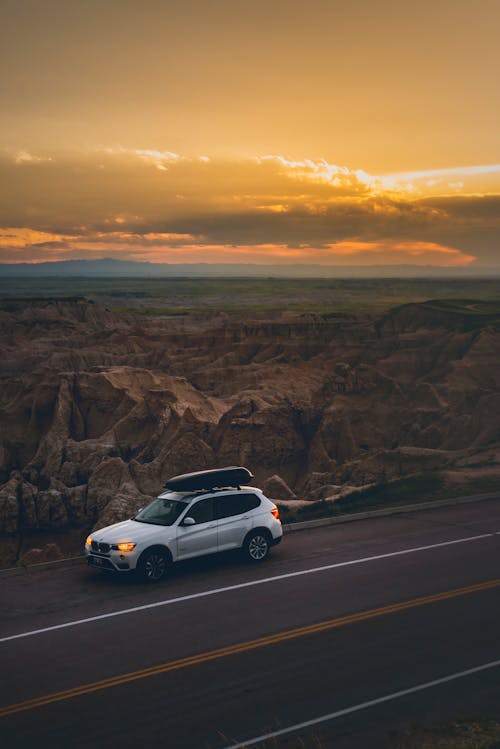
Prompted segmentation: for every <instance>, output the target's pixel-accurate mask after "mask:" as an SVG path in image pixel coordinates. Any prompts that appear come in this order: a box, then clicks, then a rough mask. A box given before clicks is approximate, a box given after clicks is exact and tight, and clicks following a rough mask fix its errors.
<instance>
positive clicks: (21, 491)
mask: <svg viewBox="0 0 500 749" xmlns="http://www.w3.org/2000/svg"><path fill="white" fill-rule="evenodd" d="M0 306H1V309H0V322H1V325H2V327H1V332H0V345H1V347H2V357H1V358H0V378H1V387H0V434H1V435H2V437H1V444H0V534H3V536H4V537H6V536H9V537H11V538H12V537H14V536H16V537H17V536H19V537H22V535H23V533H24V532H25V531H29V532H30V533H31V532H33V531H37V530H51V529H52V530H54V529H64V528H71V527H82V526H85V527H86V528H91V527H102V526H104V525H106V524H109V523H112V522H115V521H116V520H122V519H124V518H126V517H129V516H130V515H131V514H132V513H133V512H135V511H136V510H137V509H138V507H140V506H141V505H144V504H145V503H146V502H147V501H148V500H149V499H150V498H151V497H153V496H156V495H157V494H158V493H159V492H160V491H161V490H162V489H163V487H164V484H165V481H166V480H167V478H169V477H170V476H172V475H175V474H177V473H184V472H187V471H194V470H199V469H204V468H214V467H216V466H221V465H231V464H234V465H238V464H241V465H248V467H250V468H251V469H252V471H253V472H254V474H255V476H256V483H257V484H258V485H260V486H263V488H264V490H265V491H266V492H267V493H268V494H269V496H271V497H273V498H276V499H281V500H283V501H287V500H288V501H290V500H295V498H296V497H300V498H301V499H304V500H308V499H323V498H325V497H331V496H335V495H337V494H340V493H341V492H342V491H343V487H345V486H346V485H349V486H351V485H352V486H362V485H366V484H368V483H377V482H380V481H388V480H391V479H394V478H399V477H401V476H404V475H406V474H408V473H411V472H424V473H425V472H426V471H435V470H438V469H439V470H443V469H445V470H446V471H448V472H449V475H450V476H451V475H455V474H456V473H457V472H459V471H460V470H465V467H466V466H467V470H469V468H468V466H470V465H472V464H473V463H474V460H476V462H477V461H479V462H480V461H481V460H482V458H481V456H483V455H488V460H489V461H490V464H491V465H492V467H493V469H494V468H495V466H497V464H499V465H500V421H499V419H498V413H499V412H500V329H499V326H498V324H494V323H492V322H491V321H485V322H484V324H483V322H482V321H481V320H479V322H478V321H477V320H476V322H475V323H474V324H471V323H470V321H469V320H466V321H465V322H464V321H463V320H459V319H458V318H457V315H454V314H451V313H449V312H447V311H446V310H445V311H442V310H438V311H437V312H436V310H435V309H433V308H432V306H429V305H425V304H424V305H405V306H404V307H402V308H399V309H396V310H394V311H392V312H391V313H389V314H388V315H386V316H385V317H384V318H383V319H381V320H378V321H377V320H370V319H368V318H363V319H362V320H360V321H356V320H355V319H331V318H328V317H322V316H320V315H309V316H301V317H296V318H290V319H284V318H283V319H281V318H280V319H278V320H255V321H252V320H246V321H245V322H242V321H241V320H238V319H235V318H227V317H224V316H219V317H216V318H213V319H210V318H208V317H207V318H203V319H202V318H200V319H198V318H194V317H193V319H190V318H188V319H186V320H183V321H182V323H181V322H179V321H176V320H166V319H163V320H162V319H159V320H157V319H148V318H145V319H143V320H141V321H140V322H138V321H137V319H133V320H132V319H129V318H127V317H126V316H122V317H121V316H118V315H112V314H110V313H108V312H106V311H105V310H104V309H102V308H101V307H100V306H99V305H97V304H92V303H89V302H86V301H85V300H82V299H75V300H73V301H66V302H63V301H60V302H58V301H53V302H51V301H49V300H47V301H44V300H42V301H33V302H27V301H17V302H16V301H12V302H9V303H5V304H3V305H0ZM491 456H493V457H491ZM495 456H496V457H495Z"/></svg>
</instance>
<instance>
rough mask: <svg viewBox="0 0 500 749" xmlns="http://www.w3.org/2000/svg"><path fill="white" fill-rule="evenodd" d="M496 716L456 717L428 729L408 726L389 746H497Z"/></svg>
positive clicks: (461, 748) (455, 748) (462, 748)
mask: <svg viewBox="0 0 500 749" xmlns="http://www.w3.org/2000/svg"><path fill="white" fill-rule="evenodd" d="M499 747H500V723H499V722H498V721H497V720H486V719H484V718H481V719H479V720H459V721H455V722H454V723H448V724H446V725H443V726H437V727H434V728H430V729H419V728H410V729H409V730H407V731H405V732H404V734H401V735H399V736H395V737H394V738H393V739H392V741H391V742H390V744H389V747H388V749H498V748H499Z"/></svg>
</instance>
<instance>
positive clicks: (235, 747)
mask: <svg viewBox="0 0 500 749" xmlns="http://www.w3.org/2000/svg"><path fill="white" fill-rule="evenodd" d="M496 666H500V659H499V660H496V661H490V662H489V663H484V664H483V665H482V666H476V667H475V668H468V669H467V670H466V671H458V672H457V673H454V674H450V675H449V676H443V677H442V678H441V679H434V680H433V681H428V682H426V683H425V684H418V685H417V686H415V687H410V688H409V689H402V690H401V691H399V692H392V694H385V695H384V696H383V697H377V698H376V699H374V700H368V701H367V702H360V703H359V705H352V706H351V707H346V708H344V709H343V710H337V711H336V712H334V713H328V715H321V716H319V718H313V719H312V720H306V721H304V722H303V723H295V725H293V726H288V728H282V729H281V730H279V731H273V732H272V733H266V734H262V736H256V737H255V738H253V739H247V740H246V741H242V742H241V743H239V744H232V745H231V746H227V747H225V749H246V747H249V746H254V745H255V744H259V743H261V742H264V741H268V740H269V739H274V738H276V737H277V736H284V735H285V734H287V733H293V732H294V731H300V730H302V729H303V728H310V727H311V726H316V725H318V723H326V722H327V721H329V720H335V718H340V717H342V716H343V715H349V714H350V713H356V712H358V711H359V710H365V709H366V708H367V707H373V706H374V705H380V704H381V703H382V702H389V701H390V700H396V699H398V698H399V697H405V696H406V695H408V694H415V692H422V691H423V690H424V689H430V688H431V687H436V686H438V685H439V684H446V683H447V682H449V681H455V679H462V678H463V677H464V676H470V675H471V674H477V673H479V672H480V671H486V670H487V669H489V668H495V667H496Z"/></svg>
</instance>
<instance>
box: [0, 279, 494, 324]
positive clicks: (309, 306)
mask: <svg viewBox="0 0 500 749" xmlns="http://www.w3.org/2000/svg"><path fill="white" fill-rule="evenodd" d="M12 296H23V297H31V298H35V297H44V298H63V297H67V296H73V297H75V296H80V297H86V298H88V299H92V300H94V301H98V302H100V303H101V304H104V305H105V306H107V307H112V308H115V309H116V310H118V311H120V310H123V311H125V312H127V313H128V312H131V311H136V310H137V314H143V315H147V314H150V315H151V316H157V315H163V314H169V315H170V314H175V313H174V312H173V310H179V314H188V313H189V312H197V311H200V310H202V311H203V312H206V311H210V312H226V313H228V314H244V313H248V314H274V313H276V312H280V313H281V312H283V311H290V312H291V313H294V314H302V313H316V314H320V315H330V314H355V315H359V314H372V315H379V314H382V313H384V312H385V311H387V310H389V309H390V308H393V307H397V306H400V305H403V304H407V303H411V302H427V303H428V304H431V305H437V307H436V308H439V309H441V310H442V309H444V308H447V309H449V310H453V311H455V312H456V311H457V309H458V310H461V311H462V312H463V310H464V309H465V310H468V311H467V312H466V314H469V315H471V316H474V314H475V313H474V312H473V309H474V308H473V307H467V304H474V305H483V306H482V307H481V308H480V307H479V306H478V307H477V309H478V313H477V314H493V313H495V314H496V313H497V312H498V311H499V308H500V296H499V290H498V280H497V279H468V280H459V279H424V278H416V279H398V278H391V279H384V278H372V279H342V278H336V279H335V278H334V279H321V278H316V279H296V278H294V279H288V278H131V277H126V278H84V277H80V278H78V277H76V278H73V277H71V278H33V279H27V278H4V279H2V278H0V297H3V298H5V299H8V298H12ZM436 300H437V301H436ZM470 300H472V302H470ZM464 301H465V302H467V304H464ZM488 305H490V306H488ZM148 308H150V309H151V310H152V312H150V313H147V312H146V311H144V310H147V309H148Z"/></svg>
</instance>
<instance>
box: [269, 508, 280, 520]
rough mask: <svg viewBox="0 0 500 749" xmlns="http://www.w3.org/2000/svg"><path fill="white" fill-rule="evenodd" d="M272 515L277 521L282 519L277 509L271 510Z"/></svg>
mask: <svg viewBox="0 0 500 749" xmlns="http://www.w3.org/2000/svg"><path fill="white" fill-rule="evenodd" d="M271 515H274V517H275V518H276V520H279V519H280V511H279V510H278V508H277V507H273V509H272V510H271Z"/></svg>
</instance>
